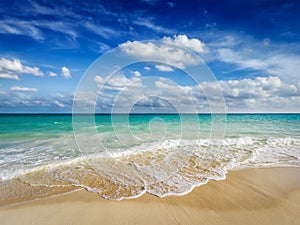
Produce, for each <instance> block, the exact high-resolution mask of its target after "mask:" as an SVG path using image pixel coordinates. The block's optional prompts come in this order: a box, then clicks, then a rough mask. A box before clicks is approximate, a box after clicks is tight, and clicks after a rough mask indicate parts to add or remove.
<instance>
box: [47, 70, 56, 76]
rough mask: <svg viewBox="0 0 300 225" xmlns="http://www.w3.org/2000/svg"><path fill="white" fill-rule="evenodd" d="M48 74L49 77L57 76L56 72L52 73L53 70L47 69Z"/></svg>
mask: <svg viewBox="0 0 300 225" xmlns="http://www.w3.org/2000/svg"><path fill="white" fill-rule="evenodd" d="M48 75H49V76H50V77H56V76H57V74H56V73H54V72H52V71H48Z"/></svg>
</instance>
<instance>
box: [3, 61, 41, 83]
mask: <svg viewBox="0 0 300 225" xmlns="http://www.w3.org/2000/svg"><path fill="white" fill-rule="evenodd" d="M0 73H2V74H3V73H6V74H13V75H16V74H32V75H34V76H43V75H44V74H43V72H42V71H41V70H40V68H38V67H36V66H35V67H30V66H25V65H22V63H21V61H20V60H18V59H13V60H9V59H6V58H1V59H0ZM8 79H16V78H8Z"/></svg>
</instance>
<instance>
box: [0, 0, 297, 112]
mask: <svg viewBox="0 0 300 225" xmlns="http://www.w3.org/2000/svg"><path fill="white" fill-rule="evenodd" d="M299 15H300V2H299V1H276V0H274V1H273V0H268V1H264V0H259V1H256V0H253V1H240V0H236V1H214V0H207V1H192V0H191V1H172V0H170V1H155V0H139V1H114V0H113V1H84V2H80V1H34V0H30V1H23V0H20V1H13V2H11V1H1V2H0V58H1V61H0V112H1V113H8V112H31V113H39V112H54V113H59V112H71V111H72V104H73V97H74V95H75V91H76V88H77V86H78V85H79V82H80V79H81V78H83V76H84V72H85V71H86V70H87V68H88V67H89V66H90V65H91V64H92V63H93V62H94V61H95V60H96V59H97V58H98V57H101V56H102V55H103V54H105V53H106V52H107V51H109V50H111V49H114V48H116V47H119V48H120V49H121V50H124V52H126V51H127V52H128V50H134V51H133V53H132V52H131V53H132V55H130V56H131V57H135V59H137V60H138V59H141V58H142V59H146V60H150V59H151V60H152V59H158V60H160V61H162V62H165V63H166V64H164V63H163V64H161V63H150V64H149V63H148V64H147V63H140V64H135V65H132V66H131V67H128V68H124V69H122V70H120V71H119V72H118V73H117V74H115V76H114V77H112V78H111V81H108V82H107V83H106V84H107V87H109V90H105V91H104V92H105V93H106V94H105V93H104V94H103V95H102V96H98V100H97V107H96V109H97V111H98V112H110V110H111V106H112V105H113V99H114V98H115V96H116V95H117V94H118V93H119V94H120V90H121V88H129V89H131V92H127V93H126V94H124V96H123V97H124V99H123V102H122V101H121V100H122V99H121V98H120V99H121V100H120V101H119V103H118V104H121V105H122V104H126V101H129V100H128V99H130V98H129V97H128V96H132V95H137V96H139V102H134V101H136V100H137V99H138V98H133V99H131V102H130V101H129V104H131V105H134V104H136V105H137V106H141V105H142V106H143V110H147V109H149V112H150V111H151V112H152V111H164V110H165V109H166V108H168V105H169V104H170V103H172V102H174V99H176V100H177V102H178V104H179V103H180V107H181V108H186V105H185V104H187V103H186V102H188V101H189V100H191V99H192V101H193V104H196V105H201V107H202V108H201V107H198V108H197V109H196V110H197V111H198V112H207V111H209V108H211V107H209V103H207V102H205V96H207V95H210V96H214V95H216V87H218V88H219V89H220V90H221V91H222V94H223V97H224V100H225V105H226V111H228V112H300V74H299V71H300V63H299V62H300V24H299V23H300V22H299V18H298V17H299ZM150 40H152V41H153V40H156V41H166V40H167V41H168V42H169V43H171V44H179V45H181V46H183V47H186V48H189V49H190V50H191V51H193V52H195V53H196V54H198V55H199V56H200V57H201V58H202V59H203V60H204V61H205V62H206V64H207V65H208V67H209V68H210V70H211V71H212V73H213V74H214V76H215V78H216V79H217V80H218V82H215V81H212V80H207V81H206V82H203V83H200V84H199V83H195V82H193V81H192V80H191V79H190V78H189V76H187V75H186V74H184V71H182V69H183V70H184V69H185V68H186V67H187V66H189V65H188V64H189V62H188V61H187V62H185V60H187V58H184V57H183V58H180V56H178V58H174V59H173V58H172V57H173V56H174V55H168V52H167V53H166V54H164V55H161V56H159V54H163V53H162V52H161V50H162V49H163V47H164V46H162V45H160V46H159V45H158V46H156V47H155V48H154V50H153V49H152V50H153V51H154V53H153V55H151V56H149V55H147V57H146V56H145V52H147V51H148V50H151V48H152V47H151V46H150V45H147V44H149V43H150ZM142 41H145V42H142ZM142 44H143V45H142ZM154 45H155V44H154ZM140 46H142V47H144V51H139V49H138V47H140ZM149 46H150V47H149ZM157 51H158V52H157ZM170 51H172V52H174V49H172V50H170ZM178 52H179V53H180V51H179V50H178ZM178 52H177V53H178ZM158 56H159V57H158ZM176 57H177V56H176ZM171 59H173V60H171ZM178 60H181V62H182V63H180V62H179V61H178ZM100 73H101V72H100ZM94 75H95V76H96V74H94ZM145 77H156V78H155V79H156V80H155V81H153V82H152V86H147V87H146V86H145V84H144V83H143V81H144V79H145ZM160 77H161V78H160ZM94 81H95V83H96V84H97V85H98V86H96V87H98V88H99V85H101V84H102V83H103V79H100V78H99V77H98V79H97V78H95V79H94ZM124 82H125V83H124ZM128 82H129V83H130V82H138V84H139V85H135V86H130V85H129V84H128ZM172 82H175V83H172ZM137 87H139V88H138V89H137ZM147 88H149V91H150V90H151V91H152V93H151V94H150V92H147V90H148V89H147ZM179 89H180V90H181V91H182V93H184V94H182V93H181V92H180V91H178V90H179ZM176 90H177V91H176ZM94 91H97V90H94ZM143 91H144V93H143ZM122 93H123V92H122ZM124 93H125V92H124ZM137 93H138V94H137ZM147 93H149V94H147ZM150 95H151V96H150ZM149 96H150V97H149ZM182 96H184V97H182ZM187 96H188V97H187ZM165 102H169V103H168V104H164V103H165ZM127 103H128V102H127ZM202 103H203V104H202ZM211 104H218V102H211Z"/></svg>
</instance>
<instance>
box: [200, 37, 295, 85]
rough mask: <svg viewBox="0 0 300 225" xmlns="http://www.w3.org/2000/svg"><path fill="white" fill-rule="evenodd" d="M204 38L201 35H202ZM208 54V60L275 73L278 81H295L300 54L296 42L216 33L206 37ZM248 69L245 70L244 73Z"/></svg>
mask: <svg viewBox="0 0 300 225" xmlns="http://www.w3.org/2000/svg"><path fill="white" fill-rule="evenodd" d="M204 37H205V35H204ZM205 39H209V40H211V41H210V42H207V43H206V44H207V45H208V46H209V48H210V53H211V54H208V55H206V60H207V61H208V60H209V61H214V60H218V61H222V62H225V63H228V64H232V66H234V70H236V69H237V70H255V71H257V72H259V73H260V74H263V75H265V76H278V77H280V78H281V79H282V80H285V81H288V80H291V79H292V80H294V81H297V80H299V79H298V78H299V73H298V71H300V64H299V63H298V62H299V61H300V56H299V54H298V52H297V49H299V45H298V44H287V43H280V44H278V43H276V42H272V40H270V39H268V38H265V39H263V40H256V39H253V38H251V37H249V36H246V35H241V34H234V33H231V34H227V33H224V32H218V33H214V34H211V36H206V37H205ZM247 73H249V71H245V74H247Z"/></svg>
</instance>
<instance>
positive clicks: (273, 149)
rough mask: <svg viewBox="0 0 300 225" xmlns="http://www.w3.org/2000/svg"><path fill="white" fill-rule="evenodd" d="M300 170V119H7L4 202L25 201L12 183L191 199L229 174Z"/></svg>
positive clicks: (1, 169) (0, 153) (1, 119)
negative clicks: (188, 195)
mask: <svg viewBox="0 0 300 225" xmlns="http://www.w3.org/2000/svg"><path fill="white" fill-rule="evenodd" d="M299 166H300V114H227V115H224V114H216V115H212V114H199V115H198V114H183V115H179V114H130V115H122V114H116V115H108V114H107V115H105V114H101V115H100V114H96V115H84V114H83V115H72V114H2V115H0V186H2V191H0V200H1V199H4V198H5V196H4V195H7V193H15V195H18V193H21V194H22V191H21V192H20V191H19V192H18V191H14V187H12V185H10V186H9V185H8V184H11V183H10V182H11V181H12V180H18V181H19V182H22V183H23V184H26V185H27V186H30V187H34V188H35V189H36V188H38V187H41V188H45V187H47V190H49V189H51V188H57V187H73V188H76V189H78V188H80V189H86V190H87V191H89V192H96V193H98V194H99V195H100V196H101V197H103V198H106V199H111V200H121V199H123V198H136V197H139V196H141V195H142V194H144V193H149V194H152V195H155V196H158V197H164V196H170V195H184V194H186V193H189V192H190V191H191V190H192V189H193V188H194V187H196V186H200V185H204V184H206V183H207V182H209V181H210V180H224V179H226V174H227V173H228V171H230V170H239V169H245V168H263V167H299ZM8 188H9V190H8ZM0 189H1V187H0ZM4 189H6V190H5V191H3V190H4ZM62 190H65V189H62ZM1 195H2V196H1ZM13 197H14V198H15V197H16V196H13Z"/></svg>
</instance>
